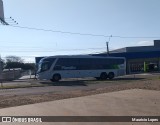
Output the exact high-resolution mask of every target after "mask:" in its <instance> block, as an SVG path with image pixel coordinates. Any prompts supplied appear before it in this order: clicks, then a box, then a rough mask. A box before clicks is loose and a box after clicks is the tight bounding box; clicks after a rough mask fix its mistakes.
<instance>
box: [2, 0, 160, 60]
mask: <svg viewBox="0 0 160 125" xmlns="http://www.w3.org/2000/svg"><path fill="white" fill-rule="evenodd" d="M3 4H4V14H5V18H9V17H10V16H11V17H12V18H14V19H15V20H16V21H17V22H18V23H19V24H18V26H22V27H31V28H32V27H33V28H38V29H47V30H53V31H64V32H73V33H82V34H99V35H106V36H110V35H112V36H122V37H157V38H119V37H112V38H111V39H110V42H109V48H110V49H116V48H121V47H126V46H142V45H153V40H154V39H160V34H159V33H160V32H159V31H160V25H159V22H160V14H159V13H160V7H159V5H160V1H159V0H3ZM6 21H8V22H11V24H13V22H12V21H11V19H6ZM0 34H1V35H0V38H1V39H0V44H1V45H0V54H1V56H2V57H5V56H7V55H16V56H21V57H22V58H24V59H25V60H26V61H27V62H32V61H33V60H34V57H35V56H51V55H66V54H87V53H88V54H90V53H100V52H105V51H106V41H108V40H109V38H108V37H102V36H89V35H73V34H67V33H66V34H65V33H59V32H47V31H37V30H29V29H23V28H16V27H12V26H2V25H0Z"/></svg>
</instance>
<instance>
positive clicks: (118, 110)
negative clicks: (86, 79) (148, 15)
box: [0, 89, 160, 125]
mask: <svg viewBox="0 0 160 125" xmlns="http://www.w3.org/2000/svg"><path fill="white" fill-rule="evenodd" d="M159 95H160V91H154V90H142V89H133V90H124V91H119V92H111V93H104V94H97V95H92V96H85V97H78V98H72V99H64V100H58V101H50V102H44V103H37V104H31V105H24V106H18V107H11V108H4V109H0V115H1V116H160V106H159V105H160V96H159ZM14 124H16V125H17V124H18V123H14ZM21 124H22V123H21ZM23 124H24V123H23ZM41 124H44V125H53V124H55V125H61V124H62V125H81V124H82V123H41ZM83 124H84V123H83ZM85 124H87V125H110V124H112V125H117V124H118V125H153V124H155V125H158V123H107V122H106V123H85ZM32 125H38V123H35V124H33V123H32Z"/></svg>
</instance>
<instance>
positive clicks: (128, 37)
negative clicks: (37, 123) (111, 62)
mask: <svg viewBox="0 0 160 125" xmlns="http://www.w3.org/2000/svg"><path fill="white" fill-rule="evenodd" d="M8 26H10V27H14V28H21V29H28V30H37V31H44V32H53V33H56V32H57V33H62V34H71V35H83V36H94V37H105V38H106V37H110V35H102V34H91V33H79V32H68V31H60V30H51V29H42V28H33V27H26V26H17V25H16V26H15V25H8ZM112 37H114V38H122V39H140V38H148V39H155V38H160V36H116V35H115V36H114V35H112Z"/></svg>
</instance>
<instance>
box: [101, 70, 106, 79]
mask: <svg viewBox="0 0 160 125" xmlns="http://www.w3.org/2000/svg"><path fill="white" fill-rule="evenodd" d="M100 79H101V80H106V79H107V73H106V72H102V73H101V75H100Z"/></svg>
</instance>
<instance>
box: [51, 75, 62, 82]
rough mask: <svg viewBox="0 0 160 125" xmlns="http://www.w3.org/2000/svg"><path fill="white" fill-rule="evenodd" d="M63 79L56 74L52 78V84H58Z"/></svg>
mask: <svg viewBox="0 0 160 125" xmlns="http://www.w3.org/2000/svg"><path fill="white" fill-rule="evenodd" d="M60 79H61V75H60V74H54V75H53V77H52V80H51V81H52V82H58V81H59V80H60Z"/></svg>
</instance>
